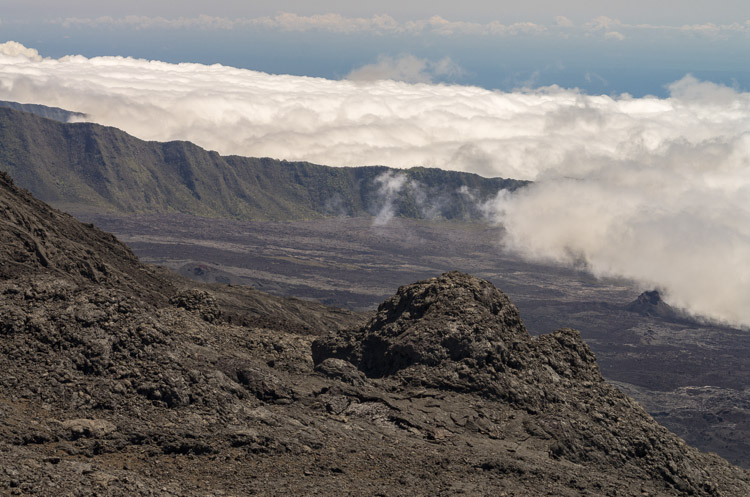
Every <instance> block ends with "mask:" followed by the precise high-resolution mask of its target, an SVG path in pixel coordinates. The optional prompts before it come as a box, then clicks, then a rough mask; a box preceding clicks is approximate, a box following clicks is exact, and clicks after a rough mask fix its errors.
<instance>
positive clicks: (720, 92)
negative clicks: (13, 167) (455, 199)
mask: <svg viewBox="0 0 750 497" xmlns="http://www.w3.org/2000/svg"><path fill="white" fill-rule="evenodd" d="M560 22H561V23H562V24H565V22H564V21H560ZM598 26H600V28H601V29H602V30H603V31H605V32H613V31H614V30H618V31H619V30H620V28H619V27H618V26H617V25H614V24H612V23H610V22H608V21H607V22H605V21H604V20H600V22H599V25H598ZM365 79H367V78H365ZM370 79H378V78H370ZM669 91H670V97H669V98H664V99H659V98H655V97H644V98H632V97H630V96H628V95H623V96H620V97H610V96H602V95H598V96H597V95H594V96H589V95H584V94H581V93H580V92H578V91H576V90H569V89H562V88H557V87H548V88H542V89H537V90H533V91H532V90H518V91H515V92H511V93H503V92H497V91H494V92H493V91H488V90H484V89H481V88H476V87H465V86H451V85H434V84H426V83H419V84H408V83H404V82H396V81H392V80H377V81H371V82H368V81H364V82H363V81H347V80H342V81H331V80H324V79H315V78H305V77H294V76H274V75H268V74H263V73H258V72H253V71H248V70H241V69H235V68H231V67H225V66H221V65H213V66H204V65H198V64H167V63H162V62H157V61H147V60H136V59H131V58H122V57H100V58H91V59H88V58H85V57H81V56H68V57H63V58H61V59H50V58H42V57H40V56H39V54H37V53H36V51H35V50H32V49H27V48H26V47H23V46H21V45H18V44H14V43H6V44H3V45H0V99H2V100H14V101H20V102H28V103H40V104H45V105H50V106H55V107H62V108H65V109H69V110H73V111H78V112H84V113H86V114H88V115H89V116H90V117H91V119H92V120H94V121H96V122H99V123H102V124H107V125H112V126H117V127H119V128H121V129H124V130H126V131H128V132H129V133H132V134H134V135H135V136H138V137H141V138H144V139H151V140H174V139H180V140H190V141H194V142H196V143H198V144H199V145H202V146H204V147H206V148H209V149H213V150H217V151H219V152H221V153H225V154H229V153H232V154H241V155H251V156H270V157H276V158H283V159H288V160H309V161H312V162H317V163H322V164H329V165H336V166H343V165H366V164H385V165H389V166H393V167H409V166H415V165H422V166H433V167H441V168H445V169H453V170H462V171H471V172H475V173H479V174H482V175H486V176H505V177H513V178H519V179H532V180H535V184H534V185H533V186H531V187H529V188H526V189H524V190H521V191H519V192H517V193H516V194H513V195H503V196H501V197H499V198H498V199H497V200H496V201H495V202H494V203H493V204H492V205H490V206H487V207H488V208H489V209H490V211H491V212H492V215H493V216H494V217H495V218H496V219H497V220H498V221H500V222H502V223H503V224H504V226H505V227H506V230H507V236H506V239H505V245H506V248H507V249H508V250H513V251H516V252H518V253H520V254H522V255H523V256H524V257H528V258H533V259H539V260H550V261H556V262H559V263H564V264H575V265H580V266H583V267H586V268H587V269H588V270H590V271H592V272H593V273H595V274H597V275H608V276H622V277H626V278H631V279H633V280H636V281H638V282H640V283H641V284H642V285H643V287H644V289H645V288H653V287H657V288H659V289H660V290H662V291H663V292H665V293H666V295H667V300H668V301H669V302H670V304H672V305H677V306H680V307H683V308H686V309H688V310H689V311H691V312H694V313H697V314H700V315H702V316H707V317H710V318H713V319H719V320H723V321H726V322H729V323H733V324H744V325H746V326H750V305H748V303H750V94H748V93H741V92H739V91H737V90H735V89H732V88H728V87H724V86H718V85H715V84H713V83H707V82H701V81H698V80H696V79H695V78H692V77H690V76H687V77H685V78H683V79H682V80H680V81H677V82H675V83H674V84H672V85H671V86H670V87H669ZM392 180H393V181H397V179H393V178H392ZM393 181H391V183H393ZM386 183H388V182H384V183H383V187H384V188H385V187H386V186H387V184H386ZM391 186H394V187H395V186H398V185H395V183H394V184H393V185H391ZM401 186H402V187H403V185H401ZM385 212H386V214H387V210H386V211H385Z"/></svg>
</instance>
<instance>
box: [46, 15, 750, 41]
mask: <svg viewBox="0 0 750 497" xmlns="http://www.w3.org/2000/svg"><path fill="white" fill-rule="evenodd" d="M49 22H50V23H52V24H57V25H60V26H62V27H64V28H75V27H105V28H131V29H204V30H222V31H225V30H241V29H272V30H280V31H287V32H306V31H322V32H329V33H339V34H353V33H356V34H358V35H362V34H372V35H376V36H377V35H409V36H422V35H437V36H444V37H450V36H494V37H498V36H500V37H505V36H517V35H538V34H546V35H551V36H563V37H568V36H591V35H592V34H596V33H599V34H603V35H604V37H605V38H609V39H615V40H620V41H621V40H624V39H625V38H626V35H624V34H622V33H623V32H625V33H628V34H632V35H640V36H643V34H645V33H657V32H658V33H663V34H679V33H681V34H689V35H699V36H705V37H709V38H722V37H729V36H738V35H740V36H747V35H748V34H750V19H740V20H737V21H735V22H732V23H724V24H721V23H718V24H717V23H702V24H682V25H664V24H632V23H625V22H621V21H620V20H618V19H612V18H609V17H606V16H600V17H596V18H594V19H592V20H591V21H589V22H586V23H582V24H578V25H576V24H574V23H573V22H572V21H571V20H570V19H568V18H566V17H564V16H557V17H556V18H555V21H554V23H551V24H542V23H538V22H530V21H523V22H513V23H509V24H508V23H503V22H500V21H498V20H489V21H487V22H470V21H456V20H451V19H446V18H444V17H442V16H439V15H434V16H431V17H429V18H424V19H414V20H408V21H399V20H397V19H395V18H394V17H392V16H390V15H386V14H381V15H374V16H371V17H350V16H344V15H341V14H337V13H328V14H316V15H307V16H306V15H299V14H294V13H289V12H282V13H279V14H276V15H274V16H263V17H244V18H243V17H232V18H229V17H217V16H208V15H200V16H197V17H177V18H165V17H150V16H135V15H130V16H125V17H111V16H103V17H95V18H90V17H85V18H84V17H68V18H62V19H55V20H52V21H49Z"/></svg>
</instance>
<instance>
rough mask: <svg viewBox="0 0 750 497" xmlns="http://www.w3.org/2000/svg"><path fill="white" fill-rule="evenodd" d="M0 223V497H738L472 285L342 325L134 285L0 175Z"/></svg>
mask: <svg viewBox="0 0 750 497" xmlns="http://www.w3.org/2000/svg"><path fill="white" fill-rule="evenodd" d="M0 212H1V213H2V214H0V365H1V366H2V369H1V371H0V494H3V495H5V494H8V495H25V494H35V495H55V496H60V495H76V496H78V495H80V496H85V495H112V496H119V495H123V496H126V495H127V496H130V495H136V496H137V495H144V496H145V495H185V496H207V495H238V496H239V495H288V494H290V493H296V494H298V495H316V494H317V495H332V494H341V495H368V496H369V495H387V496H390V495H456V494H465V495H508V496H511V495H515V496H541V495H554V496H579V495H611V496H614V495H624V496H631V495H638V496H646V495H654V496H656V495H705V496H732V497H734V496H745V495H750V475H748V473H747V472H745V471H744V470H741V469H739V468H736V467H734V466H732V465H730V464H729V463H727V462H726V461H724V460H723V459H721V458H719V457H718V456H715V455H710V454H703V453H700V452H699V451H697V450H696V449H693V448H691V447H689V446H687V445H686V444H685V443H684V442H682V441H681V440H680V439H679V438H677V437H676V436H674V435H673V434H671V433H670V432H668V431H667V430H666V429H664V428H662V427H661V426H660V425H658V424H657V423H655V422H654V421H653V419H652V418H651V417H650V416H649V415H648V414H647V413H646V412H645V411H644V410H643V409H642V408H641V407H640V406H639V405H637V404H636V403H635V402H634V401H632V400H631V399H630V398H629V397H627V396H625V395H624V394H622V393H620V392H619V391H618V390H617V389H615V388H614V387H612V386H610V385H609V384H607V383H605V382H604V381H603V379H602V377H601V374H600V372H599V368H598V366H597V364H596V360H595V358H594V356H593V354H592V353H591V351H590V349H589V348H588V347H587V346H586V344H585V343H584V342H583V341H582V340H581V338H580V336H579V334H578V333H577V332H576V331H573V330H569V329H563V330H559V331H557V332H555V333H552V334H549V335H543V336H540V337H538V338H533V337H531V336H530V335H529V333H528V332H527V331H526V329H525V327H524V325H523V322H522V320H521V317H520V316H519V314H518V311H517V310H516V308H515V306H514V305H513V304H512V303H511V302H510V301H509V299H508V298H507V297H506V296H505V295H504V294H503V293H502V292H500V291H499V290H497V289H496V288H494V287H493V286H492V285H491V284H489V283H488V282H486V281H483V280H480V279H477V278H474V277H472V276H468V275H465V274H461V273H447V274H444V275H442V276H440V277H438V278H433V279H429V280H426V281H422V282H419V283H415V284H413V285H408V286H404V287H402V288H400V289H399V290H398V292H397V293H396V295H395V296H394V297H392V298H390V299H389V300H387V301H386V302H384V303H383V304H382V305H381V306H380V308H379V309H378V311H377V313H376V314H375V315H374V316H369V317H364V316H362V315H357V314H353V313H347V312H344V311H340V310H336V309H331V308H326V307H323V306H320V305H316V304H310V303H306V302H302V301H297V300H292V299H281V298H278V297H270V296H267V295H263V294H260V293H259V292H254V291H252V290H249V289H241V288H237V287H228V286H224V287H222V286H213V287H210V288H208V289H207V287H200V288H199V287H196V286H195V285H196V284H194V283H188V282H186V281H183V280H181V279H179V278H176V277H175V276H172V275H169V274H166V273H164V272H162V271H159V270H155V269H152V268H148V267H146V266H143V265H141V264H140V263H139V262H138V261H137V260H136V258H135V257H134V256H133V255H132V254H131V253H130V251H129V250H128V249H127V248H126V247H125V246H124V245H122V244H120V243H119V242H117V240H115V239H114V238H113V237H112V236H111V235H107V234H105V233H103V232H101V231H99V230H97V229H96V228H94V227H93V226H87V225H82V224H80V223H78V222H77V221H75V220H74V219H72V218H71V217H69V216H67V215H65V214H62V213H60V212H58V211H55V210H53V209H51V208H49V207H48V206H46V205H44V204H43V203H41V202H39V201H37V200H35V199H34V198H32V197H31V195H29V194H28V193H27V192H24V191H21V190H19V189H17V188H16V187H14V186H13V185H12V183H11V181H10V179H9V178H8V177H7V176H6V175H4V174H0ZM366 318H369V320H368V319H366Z"/></svg>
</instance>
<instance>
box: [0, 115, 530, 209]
mask: <svg viewBox="0 0 750 497" xmlns="http://www.w3.org/2000/svg"><path fill="white" fill-rule="evenodd" d="M0 170H3V171H6V172H8V173H9V174H10V175H11V176H12V177H13V178H14V180H15V181H16V182H17V183H18V184H19V185H21V186H23V187H25V188H28V189H29V190H30V191H31V192H32V193H34V195H37V196H38V197H39V198H40V199H42V200H44V201H46V202H49V203H51V204H53V205H55V206H58V207H60V208H63V209H66V210H69V211H73V212H75V211H82V210H83V211H111V212H118V213H167V212H180V213H184V214H193V215H197V216H205V217H226V218H235V219H244V220H291V219H309V218H316V217H322V216H339V215H344V216H369V215H378V214H382V215H396V216H405V217H412V218H438V219H443V218H444V219H459V220H464V219H475V218H478V217H480V216H481V212H480V210H479V208H478V206H479V204H481V202H482V201H485V200H487V199H488V198H490V197H492V196H494V195H495V194H496V193H497V192H498V191H499V190H500V189H504V188H511V189H513V188H517V187H519V186H521V185H523V184H525V183H524V182H520V181H514V180H506V179H502V178H491V179H487V178H482V177H480V176H478V175H474V174H468V173H459V172H452V171H442V170H439V169H425V168H413V169H410V170H407V171H399V170H393V169H389V168H386V167H359V168H333V167H326V166H318V165H315V164H309V163H306V162H286V161H278V160H273V159H255V158H245V157H237V156H228V157H224V156H221V155H219V154H217V153H216V152H210V151H207V150H204V149H202V148H200V147H198V146H196V145H193V144H192V143H189V142H169V143H157V142H145V141H142V140H139V139H137V138H134V137H132V136H130V135H128V134H126V133H124V132H122V131H120V130H118V129H116V128H110V127H104V126H100V125H97V124H91V123H75V124H64V123H60V122H57V121H52V120H48V119H44V118H42V117H39V116H37V115H32V114H29V113H25V112H19V111H17V110H12V109H9V108H2V107H0ZM402 175H403V178H401V176H402ZM394 178H395V183H394Z"/></svg>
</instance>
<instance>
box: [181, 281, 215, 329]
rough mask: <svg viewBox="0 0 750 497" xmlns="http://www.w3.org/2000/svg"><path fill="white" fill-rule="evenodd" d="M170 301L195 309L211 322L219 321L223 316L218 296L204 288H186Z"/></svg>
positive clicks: (184, 307) (185, 307)
mask: <svg viewBox="0 0 750 497" xmlns="http://www.w3.org/2000/svg"><path fill="white" fill-rule="evenodd" d="M169 303H170V304H172V305H174V306H177V307H182V308H183V309H187V310H188V311H195V312H197V313H198V315H199V316H200V317H201V318H203V319H204V320H205V321H208V322H209V323H213V322H216V321H218V320H219V319H220V318H221V309H219V305H218V304H217V303H216V297H214V296H213V295H211V294H210V293H208V292H206V291H204V290H194V289H190V290H185V291H182V292H180V293H178V294H177V295H174V296H172V297H171V298H170V299H169Z"/></svg>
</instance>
